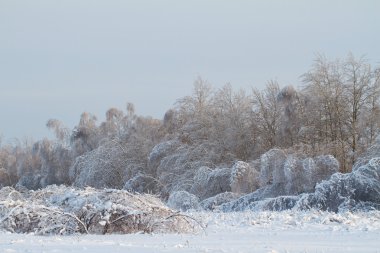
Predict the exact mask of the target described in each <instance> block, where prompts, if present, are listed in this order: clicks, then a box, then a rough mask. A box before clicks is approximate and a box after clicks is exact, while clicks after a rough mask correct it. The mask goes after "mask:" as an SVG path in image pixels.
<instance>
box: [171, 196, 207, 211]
mask: <svg viewBox="0 0 380 253" xmlns="http://www.w3.org/2000/svg"><path fill="white" fill-rule="evenodd" d="M167 205H168V207H170V208H173V209H176V210H180V211H187V210H198V209H199V207H200V206H199V198H198V197H197V196H195V195H194V194H191V193H188V192H187V191H177V192H173V193H171V194H170V196H169V199H168V203H167Z"/></svg>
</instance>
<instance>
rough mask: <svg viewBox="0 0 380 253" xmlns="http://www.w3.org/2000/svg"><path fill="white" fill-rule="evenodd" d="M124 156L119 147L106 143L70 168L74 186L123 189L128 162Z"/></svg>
mask: <svg viewBox="0 0 380 253" xmlns="http://www.w3.org/2000/svg"><path fill="white" fill-rule="evenodd" d="M124 155H125V154H124V152H123V150H122V149H121V148H120V147H119V146H117V145H115V144H112V143H105V144H103V145H101V146H99V147H98V148H96V149H94V150H92V151H90V152H87V153H85V154H84V155H82V156H80V157H78V158H77V159H76V160H75V162H74V164H73V165H72V167H71V168H70V178H71V180H72V182H73V184H74V186H77V187H86V186H91V187H95V188H119V189H120V188H122V187H123V186H124V183H125V182H124V178H125V168H126V166H127V162H128V161H127V160H126V159H124Z"/></svg>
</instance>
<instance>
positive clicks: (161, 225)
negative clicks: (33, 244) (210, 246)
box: [0, 185, 199, 234]
mask: <svg viewBox="0 0 380 253" xmlns="http://www.w3.org/2000/svg"><path fill="white" fill-rule="evenodd" d="M197 228H199V227H198V225H197V224H196V223H195V221H194V220H192V219H189V218H188V217H186V216H181V215H180V214H178V213H176V212H175V211H173V210H171V209H169V208H167V207H166V206H165V205H164V204H163V203H162V202H161V201H160V200H159V199H157V198H156V197H153V196H151V195H134V194H131V193H129V192H127V191H123V190H96V189H93V188H86V189H84V190H77V189H74V188H69V187H65V186H54V185H53V186H48V187H46V188H44V189H42V190H38V191H28V192H24V193H21V192H17V191H16V190H14V189H12V188H10V187H4V188H2V189H0V230H5V231H10V232H17V233H36V234H73V233H95V234H108V233H122V234H124V233H137V232H146V233H152V232H154V233H157V232H158V233H171V232H174V233H178V232H191V231H194V229H197Z"/></svg>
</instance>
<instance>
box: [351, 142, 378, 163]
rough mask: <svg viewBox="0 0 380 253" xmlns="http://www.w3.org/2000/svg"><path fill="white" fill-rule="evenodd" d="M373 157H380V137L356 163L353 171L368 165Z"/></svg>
mask: <svg viewBox="0 0 380 253" xmlns="http://www.w3.org/2000/svg"><path fill="white" fill-rule="evenodd" d="M373 157H380V135H379V136H377V138H376V139H375V143H374V144H373V145H372V146H371V147H369V148H368V149H367V150H366V151H365V152H364V153H363V154H362V155H361V156H360V157H359V158H358V159H357V160H356V162H355V164H354V166H353V168H352V170H356V169H358V168H359V167H360V166H363V165H365V164H366V163H368V162H369V161H370V160H371V159H372V158H373Z"/></svg>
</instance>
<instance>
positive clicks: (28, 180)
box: [16, 173, 42, 190]
mask: <svg viewBox="0 0 380 253" xmlns="http://www.w3.org/2000/svg"><path fill="white" fill-rule="evenodd" d="M41 178H42V176H41V175H40V174H38V173H27V174H25V175H23V176H22V177H21V178H20V179H19V181H18V182H17V184H16V186H17V187H25V188H27V189H30V190H37V189H39V188H41Z"/></svg>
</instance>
